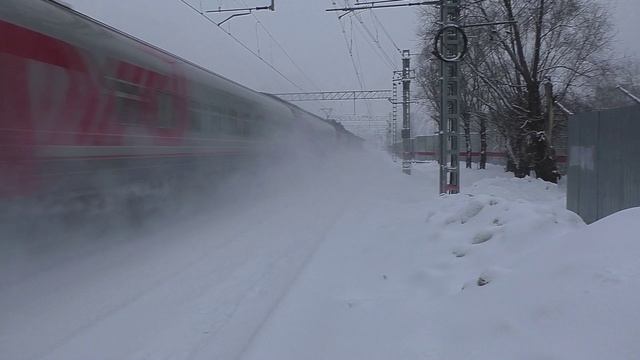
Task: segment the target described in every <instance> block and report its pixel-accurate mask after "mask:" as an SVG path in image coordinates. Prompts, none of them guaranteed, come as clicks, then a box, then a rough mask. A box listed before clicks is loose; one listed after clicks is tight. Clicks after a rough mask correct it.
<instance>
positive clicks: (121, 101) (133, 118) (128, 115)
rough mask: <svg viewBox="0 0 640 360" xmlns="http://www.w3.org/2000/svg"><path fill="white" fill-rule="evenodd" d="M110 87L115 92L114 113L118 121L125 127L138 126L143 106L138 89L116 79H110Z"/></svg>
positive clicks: (133, 85)
mask: <svg viewBox="0 0 640 360" xmlns="http://www.w3.org/2000/svg"><path fill="white" fill-rule="evenodd" d="M112 87H113V89H114V91H115V99H116V113H117V116H118V119H119V121H120V122H121V123H122V124H126V125H137V124H140V122H141V120H142V116H143V107H144V106H145V103H144V100H143V98H142V96H141V93H142V91H141V90H140V88H139V87H138V86H137V85H135V84H131V83H128V82H125V81H122V80H118V79H112Z"/></svg>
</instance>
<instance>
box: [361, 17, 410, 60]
mask: <svg viewBox="0 0 640 360" xmlns="http://www.w3.org/2000/svg"><path fill="white" fill-rule="evenodd" d="M369 12H371V15H372V16H373V18H374V19H375V20H376V21H377V22H378V24H380V27H381V28H382V32H383V33H384V34H385V35H386V36H387V39H389V41H391V44H393V47H395V48H396V51H398V52H399V53H400V54H402V50H401V49H400V47H399V46H398V44H397V43H396V42H395V41H394V40H393V37H391V34H389V32H388V31H387V28H386V27H385V26H384V24H383V23H382V21H380V19H379V18H378V15H376V12H375V11H373V10H369Z"/></svg>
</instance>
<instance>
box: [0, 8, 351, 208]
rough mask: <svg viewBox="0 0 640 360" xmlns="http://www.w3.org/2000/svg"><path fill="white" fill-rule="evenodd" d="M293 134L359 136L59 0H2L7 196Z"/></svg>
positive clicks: (238, 151)
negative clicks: (123, 31) (107, 24)
mask: <svg viewBox="0 0 640 360" xmlns="http://www.w3.org/2000/svg"><path fill="white" fill-rule="evenodd" d="M291 137H294V138H299V139H301V140H303V141H308V142H307V144H315V145H318V146H325V147H331V146H333V145H334V144H335V143H336V142H337V141H345V139H350V140H354V141H355V139H356V138H355V137H354V136H353V135H352V134H350V133H348V132H346V131H345V130H344V128H342V127H340V126H338V125H336V124H331V123H327V122H325V121H324V120H323V119H321V118H319V117H317V116H315V115H313V114H310V113H308V112H305V111H303V110H301V109H300V108H298V107H296V106H294V105H292V104H289V103H286V102H284V101H281V100H279V99H277V98H275V97H273V96H270V95H266V94H262V93H258V92H255V91H252V90H250V89H248V88H246V87H243V86H241V85H239V84H236V83H234V82H232V81H230V80H228V79H225V78H223V77H221V76H219V75H216V74H214V73H212V72H210V71H208V70H206V69H204V68H202V67H199V66H197V65H195V64H193V63H190V62H188V61H186V60H184V59H181V58H179V57H176V56H174V55H171V54H169V53H167V52H165V51H163V50H161V49H158V48H156V47H154V46H152V45H149V44H147V43H145V42H142V41H140V40H137V39H135V38H133V37H131V36H129V35H127V34H124V33H122V32H119V31H117V30H115V29H113V28H110V27H109V26H106V25H104V24H102V23H99V22H97V21H95V20H93V19H91V18H89V17H87V16H84V15H82V14H80V13H77V12H75V11H73V10H72V9H69V8H67V7H65V6H64V5H61V4H59V3H56V2H55V1H52V0H2V5H1V6H0V197H3V198H7V197H20V196H32V195H34V194H50V193H55V192H83V191H91V190H92V189H93V188H95V187H96V182H98V183H99V182H101V181H106V180H105V179H108V180H109V181H111V182H112V183H115V184H123V183H128V182H130V181H150V180H151V179H154V178H157V177H165V176H167V174H176V173H182V174H183V175H184V172H185V171H184V169H185V168H188V167H189V166H193V165H194V164H195V163H202V162H204V163H207V164H209V165H211V164H218V165H220V164H225V163H227V161H228V160H229V159H230V158H234V157H252V156H254V155H256V154H257V153H260V152H262V151H265V149H271V148H273V147H277V146H278V145H279V144H281V143H282V140H283V139H286V138H291ZM290 151H296V150H295V149H290ZM222 167H224V166H222Z"/></svg>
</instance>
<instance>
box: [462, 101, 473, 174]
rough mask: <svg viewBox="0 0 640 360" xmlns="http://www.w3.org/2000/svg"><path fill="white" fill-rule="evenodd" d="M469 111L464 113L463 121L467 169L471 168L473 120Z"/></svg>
mask: <svg viewBox="0 0 640 360" xmlns="http://www.w3.org/2000/svg"><path fill="white" fill-rule="evenodd" d="M469 118H470V116H469V114H468V113H465V114H463V115H462V121H463V126H464V143H465V156H466V163H467V169H471V162H472V159H471V155H472V154H471V120H470V119H469Z"/></svg>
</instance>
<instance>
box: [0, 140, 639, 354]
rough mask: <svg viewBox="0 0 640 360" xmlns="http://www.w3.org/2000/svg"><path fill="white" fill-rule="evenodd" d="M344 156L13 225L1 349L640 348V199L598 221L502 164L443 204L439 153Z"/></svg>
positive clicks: (1, 280) (2, 262) (5, 264)
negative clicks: (118, 212)
mask: <svg viewBox="0 0 640 360" xmlns="http://www.w3.org/2000/svg"><path fill="white" fill-rule="evenodd" d="M345 158H348V160H344V159H343V160H341V161H335V159H325V160H324V161H319V160H318V161H314V162H302V163H301V162H296V163H295V166H291V167H287V168H284V169H283V168H277V169H271V170H270V171H264V172H266V173H269V175H268V176H267V175H264V174H262V175H257V176H255V178H253V179H251V180H247V179H246V178H245V177H242V178H234V179H232V181H230V183H231V184H233V185H229V186H228V187H227V188H224V191H222V193H223V196H221V195H220V194H218V195H216V196H213V197H212V198H211V199H210V200H208V198H205V199H200V202H203V203H205V204H206V203H208V202H211V203H213V205H211V204H208V205H206V206H204V205H199V207H198V209H199V211H197V212H194V211H193V210H184V211H182V212H181V214H183V216H174V217H172V218H166V217H164V218H162V219H160V220H157V221H154V222H151V223H149V224H146V225H145V226H143V227H140V228H136V229H135V230H131V229H129V230H126V231H124V230H123V231H118V232H115V233H116V234H114V231H105V230H104V229H103V230H101V232H98V231H97V230H95V229H90V230H83V231H75V232H73V235H69V236H57V237H55V240H49V241H42V240H38V241H36V240H33V239H30V238H25V239H20V236H21V235H20V234H19V235H12V236H11V237H10V236H9V235H6V234H5V235H0V237H2V238H0V239H2V242H0V245H2V247H0V309H1V310H0V311H1V313H0V359H8V360H20V359H64V360H74V359H78V360H80V359H131V360H138V359H244V360H265V359H268V360H271V359H273V360H288V359H291V360H293V359H295V360H300V359H305V360H307V359H327V360H329V359H331V360H339V359H345V360H346V359H349V360H354V359H363V360H364V359H366V360H372V359H416V360H417V359H421V360H441V359H447V360H457V359H460V360H462V359H465V360H468V359H477V360H485V359H487V360H489V359H491V360H495V359H544V360H552V359H558V360H560V359H562V360H568V359H580V360H589V359H594V360H596V359H597V360H602V359H637V358H638V356H640V342H639V341H637V339H638V334H640V307H638V305H637V304H639V303H640V290H638V289H640V242H638V236H637V234H638V233H639V232H640V221H639V220H640V209H630V210H626V211H623V212H620V213H617V214H614V215H612V216H610V217H608V218H606V219H603V220H601V221H598V222H596V223H594V224H592V225H589V226H586V225H584V223H583V222H582V221H581V220H580V219H579V217H578V216H577V215H575V214H573V213H571V212H569V211H567V210H565V195H564V189H563V187H562V185H561V186H558V185H554V184H549V183H545V182H543V181H539V180H536V179H532V178H525V179H514V178H512V177H510V176H509V175H508V174H505V173H504V172H503V171H502V169H501V168H500V167H495V166H490V168H489V169H488V170H477V169H471V170H464V171H463V173H462V179H463V193H462V194H459V195H448V196H438V195H437V176H438V174H437V173H438V168H437V165H436V164H433V163H426V164H416V166H415V168H414V174H413V175H412V176H406V175H402V174H400V169H399V164H398V163H393V162H391V161H390V160H389V159H387V158H386V157H385V155H382V154H378V153H375V154H366V155H349V156H345ZM105 234H107V235H105ZM633 234H635V235H633ZM16 239H17V240H20V241H16ZM88 239H89V240H88Z"/></svg>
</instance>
